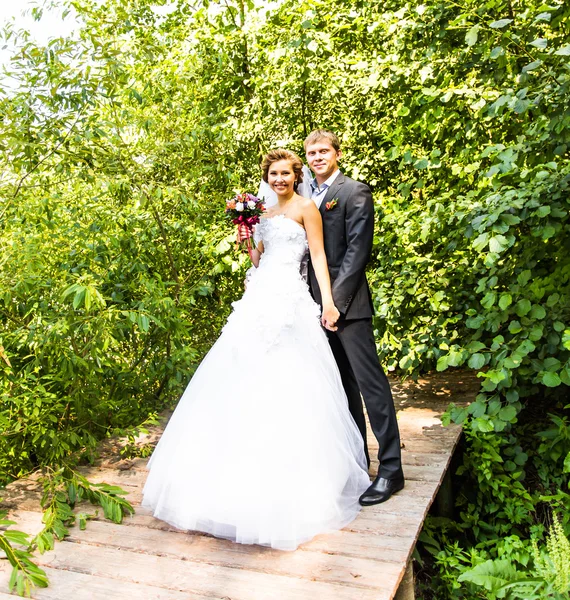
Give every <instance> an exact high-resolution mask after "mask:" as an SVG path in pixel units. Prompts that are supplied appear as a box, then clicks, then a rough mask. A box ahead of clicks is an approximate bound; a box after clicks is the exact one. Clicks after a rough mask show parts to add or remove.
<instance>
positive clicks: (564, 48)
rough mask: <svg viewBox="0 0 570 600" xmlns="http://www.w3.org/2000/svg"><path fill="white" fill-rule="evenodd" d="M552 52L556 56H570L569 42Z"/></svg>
mask: <svg viewBox="0 0 570 600" xmlns="http://www.w3.org/2000/svg"><path fill="white" fill-rule="evenodd" d="M554 54H556V56H570V44H566V46H562V48H560V49H558V50H557V51H556V52H555V53H554Z"/></svg>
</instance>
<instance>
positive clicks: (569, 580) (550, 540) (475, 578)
mask: <svg viewBox="0 0 570 600" xmlns="http://www.w3.org/2000/svg"><path fill="white" fill-rule="evenodd" d="M532 558H533V565H532V568H529V569H528V570H526V571H523V572H521V571H520V570H517V568H516V567H515V565H514V564H513V561H512V559H495V560H487V561H485V562H481V563H479V564H477V565H476V566H475V567H473V568H471V569H468V570H466V571H464V572H463V573H462V574H461V575H460V576H459V577H458V579H457V580H458V582H460V583H461V582H469V583H472V584H474V585H475V586H479V587H483V588H484V589H485V590H486V596H485V597H486V598H489V600H495V599H497V598H506V599H510V600H514V599H517V598H518V599H524V600H542V599H546V598H552V599H554V600H564V598H568V595H569V593H570V542H569V541H568V538H567V537H566V535H565V534H564V530H563V528H562V525H561V524H560V522H559V521H558V520H557V519H554V523H553V525H552V526H551V527H550V529H549V532H548V535H547V538H546V544H545V547H544V548H539V545H538V542H537V540H536V539H533V540H532Z"/></svg>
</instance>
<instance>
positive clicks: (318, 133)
mask: <svg viewBox="0 0 570 600" xmlns="http://www.w3.org/2000/svg"><path fill="white" fill-rule="evenodd" d="M320 140H327V142H329V143H330V145H331V146H332V147H333V148H334V149H335V150H336V151H337V152H338V151H339V150H340V140H339V139H338V137H337V135H336V134H335V133H333V132H332V131H328V130H326V129H315V131H311V133H309V135H308V136H307V138H306V139H305V142H304V144H303V145H304V148H305V150H306V149H307V146H308V145H309V144H314V143H316V142H319V141H320Z"/></svg>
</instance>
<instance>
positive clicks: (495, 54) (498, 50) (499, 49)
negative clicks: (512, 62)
mask: <svg viewBox="0 0 570 600" xmlns="http://www.w3.org/2000/svg"><path fill="white" fill-rule="evenodd" d="M504 53H505V51H504V50H503V48H502V47H501V46H496V47H495V48H493V49H492V50H491V54H490V55H489V56H490V58H491V59H492V60H495V59H497V58H499V56H503V54H504Z"/></svg>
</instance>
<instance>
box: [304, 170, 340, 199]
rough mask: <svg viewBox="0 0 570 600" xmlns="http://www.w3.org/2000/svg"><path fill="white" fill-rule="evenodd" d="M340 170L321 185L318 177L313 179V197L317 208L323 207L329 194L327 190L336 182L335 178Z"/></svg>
mask: <svg viewBox="0 0 570 600" xmlns="http://www.w3.org/2000/svg"><path fill="white" fill-rule="evenodd" d="M339 173H340V171H339V169H337V170H336V171H335V172H334V173H333V174H332V175H331V176H330V177H329V178H328V179H327V180H326V181H325V182H324V183H322V184H321V185H319V184H318V183H317V180H316V179H313V180H312V181H311V189H312V191H313V193H312V194H311V199H312V200H314V202H315V204H316V205H317V208H320V207H321V204H322V202H323V199H324V197H325V196H326V195H327V190H328V189H329V188H330V187H331V185H332V184H333V183H334V180H335V179H336V178H337V177H338V175H339Z"/></svg>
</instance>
